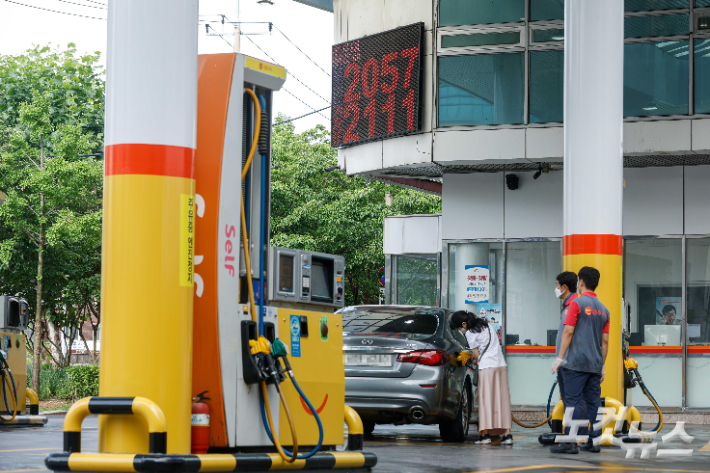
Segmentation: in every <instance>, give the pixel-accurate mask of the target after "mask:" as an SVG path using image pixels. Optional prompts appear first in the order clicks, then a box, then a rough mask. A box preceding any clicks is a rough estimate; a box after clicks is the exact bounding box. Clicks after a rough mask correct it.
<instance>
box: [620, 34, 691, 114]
mask: <svg viewBox="0 0 710 473" xmlns="http://www.w3.org/2000/svg"><path fill="white" fill-rule="evenodd" d="M684 114H688V42H687V41H664V42H661V43H644V44H625V45H624V116H626V117H645V116H655V115H684Z"/></svg>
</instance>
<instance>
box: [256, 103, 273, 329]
mask: <svg viewBox="0 0 710 473" xmlns="http://www.w3.org/2000/svg"><path fill="white" fill-rule="evenodd" d="M259 104H260V105H261V120H262V121H261V130H259V141H258V143H259V152H260V153H261V186H260V187H261V205H260V206H259V207H260V212H259V213H260V214H261V215H260V216H259V217H260V218H259V333H261V334H263V333H264V300H265V299H266V294H265V292H266V291H265V288H266V284H264V282H265V281H264V260H265V257H264V246H265V244H266V242H265V241H264V240H265V239H266V153H267V151H268V132H269V125H270V120H269V116H268V114H267V113H266V99H264V96H263V95H261V94H259Z"/></svg>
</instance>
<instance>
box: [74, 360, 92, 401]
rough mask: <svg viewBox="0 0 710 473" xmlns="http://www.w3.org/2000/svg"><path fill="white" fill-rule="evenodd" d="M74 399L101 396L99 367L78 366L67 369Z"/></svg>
mask: <svg viewBox="0 0 710 473" xmlns="http://www.w3.org/2000/svg"><path fill="white" fill-rule="evenodd" d="M67 374H68V375H69V381H70V383H71V386H72V394H73V396H74V399H82V398H85V397H87V396H98V395H99V367H98V366H96V365H76V366H72V367H70V368H67Z"/></svg>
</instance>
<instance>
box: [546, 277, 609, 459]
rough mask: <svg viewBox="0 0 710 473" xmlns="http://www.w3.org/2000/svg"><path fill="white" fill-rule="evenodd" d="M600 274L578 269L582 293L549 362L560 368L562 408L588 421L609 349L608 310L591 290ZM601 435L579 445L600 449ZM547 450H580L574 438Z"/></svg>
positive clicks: (596, 406) (595, 406) (571, 308)
mask: <svg viewBox="0 0 710 473" xmlns="http://www.w3.org/2000/svg"><path fill="white" fill-rule="evenodd" d="M599 277H600V274H599V271H598V270H597V269H595V268H592V267H589V266H585V267H584V268H582V269H580V270H579V282H578V286H579V291H580V293H581V296H579V297H578V298H577V299H575V300H574V301H572V302H571V303H570V304H569V309H568V310H567V315H566V316H565V321H564V325H565V328H564V331H563V332H562V337H561V340H560V348H559V351H558V354H557V359H556V360H555V362H554V363H553V364H552V372H553V373H554V372H556V371H557V370H558V369H561V370H562V378H563V379H564V394H563V398H562V401H563V402H564V404H565V409H568V408H570V407H571V408H574V413H573V416H572V418H573V419H589V422H590V424H591V425H594V423H595V422H596V419H597V412H598V411H599V407H600V404H601V383H602V381H604V363H606V356H607V353H608V350H609V319H610V317H609V310H608V309H607V308H606V307H604V304H602V303H601V302H600V301H599V299H597V295H596V294H595V293H594V290H595V289H596V288H597V286H598V285H599ZM582 400H584V403H583V402H582ZM585 404H586V405H585ZM586 430H587V429H586V428H582V429H580V431H581V432H579V434H580V435H584V434H585V431H586ZM567 431H568V428H565V433H567ZM600 435H601V432H600V431H592V432H589V440H588V441H587V443H586V444H585V445H582V447H581V449H582V450H583V451H588V452H595V453H597V452H599V451H600V449H599V446H598V445H594V441H593V439H594V438H595V437H599V436H600ZM550 451H551V452H552V453H579V449H578V448H577V444H576V443H574V442H570V443H561V444H560V445H556V446H553V447H551V448H550Z"/></svg>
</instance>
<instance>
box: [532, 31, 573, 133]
mask: <svg viewBox="0 0 710 473" xmlns="http://www.w3.org/2000/svg"><path fill="white" fill-rule="evenodd" d="M548 31H552V30H548ZM564 59H565V53H564V51H533V52H531V53H530V123H549V122H561V121H562V118H563V116H564V107H563V104H564Z"/></svg>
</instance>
